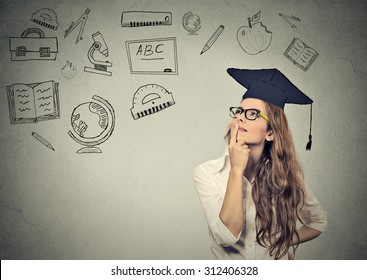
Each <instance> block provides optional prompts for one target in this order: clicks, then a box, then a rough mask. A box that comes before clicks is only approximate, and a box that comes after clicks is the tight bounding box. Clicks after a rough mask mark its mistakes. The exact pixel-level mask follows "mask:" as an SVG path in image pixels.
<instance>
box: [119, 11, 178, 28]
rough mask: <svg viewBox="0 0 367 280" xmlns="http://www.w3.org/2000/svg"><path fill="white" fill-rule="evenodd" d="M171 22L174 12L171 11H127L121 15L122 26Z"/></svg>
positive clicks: (169, 23) (154, 24)
mask: <svg viewBox="0 0 367 280" xmlns="http://www.w3.org/2000/svg"><path fill="white" fill-rule="evenodd" d="M171 24H172V13H170V12H147V11H127V12H123V13H122V15H121V26H122V27H142V26H157V25H166V26H167V25H171Z"/></svg>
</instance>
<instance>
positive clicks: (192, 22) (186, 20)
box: [182, 11, 201, 35]
mask: <svg viewBox="0 0 367 280" xmlns="http://www.w3.org/2000/svg"><path fill="white" fill-rule="evenodd" d="M182 26H183V28H184V29H185V30H186V31H187V32H188V34H189V35H198V33H197V31H198V30H199V29H200V28H201V20H200V17H199V16H198V15H196V14H193V13H192V12H191V11H189V12H187V13H186V14H184V15H183V17H182Z"/></svg>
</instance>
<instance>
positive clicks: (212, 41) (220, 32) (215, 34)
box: [200, 25, 224, 54]
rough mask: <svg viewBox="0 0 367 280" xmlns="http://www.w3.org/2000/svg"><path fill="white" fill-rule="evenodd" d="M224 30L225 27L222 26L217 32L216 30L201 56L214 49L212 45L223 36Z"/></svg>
mask: <svg viewBox="0 0 367 280" xmlns="http://www.w3.org/2000/svg"><path fill="white" fill-rule="evenodd" d="M223 30H224V25H220V26H219V27H218V28H217V30H215V32H214V33H213V34H212V36H210V38H209V40H208V41H207V42H206V43H205V45H204V47H203V49H202V51H201V53H200V54H203V53H204V52H206V51H207V50H209V49H210V48H211V47H212V45H213V44H214V43H215V41H216V40H217V39H218V37H219V35H220V34H222V32H223Z"/></svg>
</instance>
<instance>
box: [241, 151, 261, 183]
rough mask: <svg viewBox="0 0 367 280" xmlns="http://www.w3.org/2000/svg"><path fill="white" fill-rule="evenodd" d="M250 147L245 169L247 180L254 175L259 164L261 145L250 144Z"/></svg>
mask: <svg viewBox="0 0 367 280" xmlns="http://www.w3.org/2000/svg"><path fill="white" fill-rule="evenodd" d="M249 148H250V155H249V159H248V162H247V166H246V169H245V173H244V175H245V177H246V178H247V180H248V181H249V182H251V180H252V179H253V178H254V177H255V172H256V170H257V168H258V166H259V164H260V159H261V155H262V152H263V150H264V147H263V146H252V147H249Z"/></svg>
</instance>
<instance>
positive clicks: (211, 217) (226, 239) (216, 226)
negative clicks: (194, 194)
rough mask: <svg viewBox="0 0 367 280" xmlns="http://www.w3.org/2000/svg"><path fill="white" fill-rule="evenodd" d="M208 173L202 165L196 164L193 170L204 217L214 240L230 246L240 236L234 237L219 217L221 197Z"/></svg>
mask: <svg viewBox="0 0 367 280" xmlns="http://www.w3.org/2000/svg"><path fill="white" fill-rule="evenodd" d="M210 176H211V175H210V173H209V172H208V171H207V170H205V168H204V167H202V166H200V165H199V166H198V167H196V168H195V171H194V181H195V185H196V189H197V191H198V194H199V198H200V202H201V205H202V208H203V210H204V214H205V218H206V221H207V223H208V226H209V229H210V230H211V232H212V234H213V236H214V238H215V240H216V241H217V243H218V244H221V245H223V246H232V245H234V244H235V243H236V242H237V241H238V240H239V238H240V236H241V232H240V233H239V235H238V237H235V236H234V235H233V234H232V233H231V232H230V230H229V229H228V228H227V227H226V226H225V225H224V224H223V222H222V220H221V219H220V218H219V213H220V210H221V208H222V204H223V197H222V196H221V195H220V193H219V192H218V191H217V188H216V186H215V184H214V182H213V180H211V178H210Z"/></svg>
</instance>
